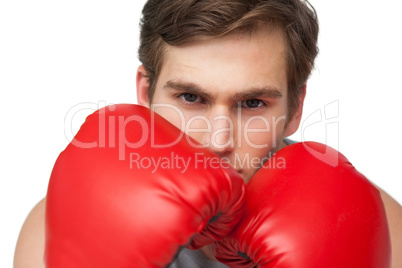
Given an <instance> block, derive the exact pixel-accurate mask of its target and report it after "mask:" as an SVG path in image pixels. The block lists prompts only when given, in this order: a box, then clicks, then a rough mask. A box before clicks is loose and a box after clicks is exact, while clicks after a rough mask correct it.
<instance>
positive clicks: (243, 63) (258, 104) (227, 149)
mask: <svg viewBox="0 0 402 268" xmlns="http://www.w3.org/2000/svg"><path fill="white" fill-rule="evenodd" d="M138 72H139V73H138V74H137V91H138V94H137V95H138V100H139V103H140V104H142V105H145V106H148V99H147V97H146V96H147V90H148V88H147V86H148V83H147V81H146V77H145V76H144V72H145V71H144V68H142V67H140V68H139V71H138ZM152 104H153V105H154V109H155V111H156V112H158V113H159V114H161V115H162V116H163V117H165V118H166V119H167V120H169V121H170V122H171V123H173V124H174V125H176V126H177V127H178V128H180V129H182V130H183V131H185V132H186V133H187V134H189V135H190V136H191V137H192V138H194V139H195V140H197V141H198V142H199V143H201V144H203V145H204V146H206V147H208V148H210V150H212V151H213V152H215V153H216V154H217V155H219V156H220V157H223V158H224V159H225V161H227V162H229V163H230V164H231V165H232V166H233V167H234V168H235V169H236V170H237V171H238V172H239V173H240V174H241V175H242V177H243V179H244V180H245V181H246V182H247V181H248V180H249V179H250V178H251V177H252V175H253V174H254V173H255V172H256V171H257V170H258V168H259V167H261V165H262V164H263V162H264V160H266V159H267V157H269V156H270V155H271V154H272V153H273V152H275V151H276V150H278V149H280V148H281V147H282V146H283V138H284V137H285V136H288V135H290V134H292V133H293V132H294V131H296V129H297V126H298V124H299V120H300V118H299V114H298V113H296V115H295V116H294V117H293V118H292V119H291V120H290V123H289V124H286V120H287V112H288V109H287V77H286V62H285V43H284V38H283V35H282V32H281V31H279V30H277V29H276V28H273V27H271V28H268V27H267V28H262V29H260V30H258V31H254V32H253V33H247V34H233V35H229V36H226V37H223V38H215V39H209V40H202V41H197V42H193V43H190V44H188V45H184V46H179V47H173V46H168V47H167V49H166V51H165V56H164V61H163V65H162V69H161V72H160V74H159V77H158V81H157V84H156V89H155V94H154V97H153V101H152ZM300 109H301V108H300Z"/></svg>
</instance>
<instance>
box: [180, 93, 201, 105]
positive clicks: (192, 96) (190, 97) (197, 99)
mask: <svg viewBox="0 0 402 268" xmlns="http://www.w3.org/2000/svg"><path fill="white" fill-rule="evenodd" d="M179 97H180V98H181V99H182V100H184V101H186V102H192V103H199V102H202V99H201V98H200V97H198V96H197V95H195V94H191V93H183V94H180V96H179Z"/></svg>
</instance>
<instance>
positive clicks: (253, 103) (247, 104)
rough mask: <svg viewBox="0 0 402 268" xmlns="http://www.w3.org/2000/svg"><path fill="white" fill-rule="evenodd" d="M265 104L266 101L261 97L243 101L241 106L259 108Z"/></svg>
mask: <svg viewBox="0 0 402 268" xmlns="http://www.w3.org/2000/svg"><path fill="white" fill-rule="evenodd" d="M263 105H265V103H264V102H263V101H261V100H259V99H249V100H245V101H242V103H241V107H243V108H247V109H255V108H258V107H260V106H263Z"/></svg>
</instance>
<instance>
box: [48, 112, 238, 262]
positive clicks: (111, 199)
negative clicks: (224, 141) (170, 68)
mask: <svg viewBox="0 0 402 268" xmlns="http://www.w3.org/2000/svg"><path fill="white" fill-rule="evenodd" d="M154 133H155V135H153V134H154ZM192 143H193V144H195V142H194V141H192V140H190V138H189V137H188V136H186V135H185V134H184V133H182V132H181V131H180V130H178V129H177V128H176V127H174V126H173V125H171V124H170V123H169V122H168V121H166V120H165V119H163V118H162V117H160V116H159V115H157V114H155V113H153V112H151V111H150V110H149V109H147V108H145V107H142V106H136V105H115V106H109V107H106V108H103V109H101V110H99V111H97V112H95V113H93V114H92V115H90V116H89V117H88V118H87V120H86V121H85V123H84V124H83V125H82V127H81V129H80V130H79V132H78V134H77V135H76V136H75V138H74V140H73V141H72V142H71V143H70V144H69V145H68V147H67V148H66V149H65V151H64V152H62V153H61V154H60V156H59V158H58V159H57V162H56V164H55V166H54V169H53V172H52V175H51V178H50V182H49V187H48V193H47V200H46V203H47V204H46V246H45V263H46V267H48V268H64V267H65V268H72V267H74V268H88V267H96V268H104V267H109V268H110V267H113V268H116V267H119V268H122V267H166V265H168V264H169V263H170V262H172V261H173V259H174V257H175V255H176V254H177V252H178V251H179V250H180V248H181V247H182V246H186V245H187V246H189V247H190V248H199V247H201V246H204V245H206V244H209V243H212V242H213V241H215V240H217V239H222V238H223V237H224V236H226V235H227V234H228V233H229V232H230V231H231V230H232V229H233V227H234V226H235V225H236V223H237V222H238V220H237V219H239V218H240V213H242V211H243V208H244V198H245V186H244V183H243V181H242V179H241V177H240V176H239V174H238V173H237V172H235V171H234V170H232V169H230V168H224V167H222V165H216V162H215V166H214V165H209V164H210V163H209V162H208V161H209V159H215V158H216V157H217V156H216V155H214V154H213V153H211V152H210V151H209V150H208V149H206V148H199V149H195V148H194V146H193V145H192ZM215 160H216V159H215ZM215 160H214V161H215Z"/></svg>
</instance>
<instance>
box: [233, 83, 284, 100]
mask: <svg viewBox="0 0 402 268" xmlns="http://www.w3.org/2000/svg"><path fill="white" fill-rule="evenodd" d="M282 97H283V94H282V92H281V91H280V90H279V89H278V88H276V87H272V86H264V87H253V88H250V89H247V90H246V91H244V92H239V93H236V94H235V95H234V96H232V97H231V99H232V101H233V102H239V101H242V100H249V99H259V98H269V99H279V98H282Z"/></svg>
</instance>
